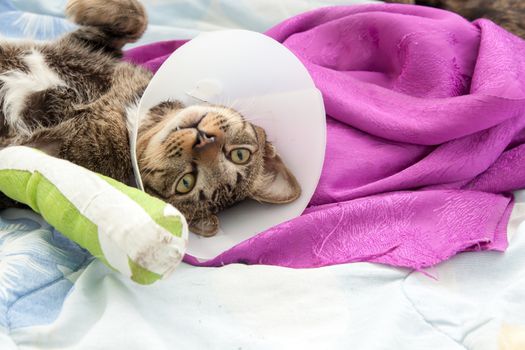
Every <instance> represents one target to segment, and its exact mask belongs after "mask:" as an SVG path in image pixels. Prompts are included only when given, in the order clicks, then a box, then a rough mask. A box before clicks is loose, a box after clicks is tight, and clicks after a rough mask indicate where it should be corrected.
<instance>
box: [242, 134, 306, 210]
mask: <svg viewBox="0 0 525 350" xmlns="http://www.w3.org/2000/svg"><path fill="white" fill-rule="evenodd" d="M264 151H265V152H264V170H263V172H262V173H261V174H260V175H259V177H258V178H257V179H256V181H255V183H254V189H253V190H252V195H251V197H252V198H253V199H255V200H257V201H261V202H266V203H274V204H283V203H289V202H292V201H294V200H296V199H297V198H298V197H299V196H300V195H301V186H299V183H298V182H297V180H296V178H295V176H294V175H293V174H292V173H291V172H290V170H288V168H287V167H286V165H284V163H283V161H282V160H281V157H279V155H278V154H277V153H276V152H275V148H274V147H273V145H272V144H270V143H268V142H267V143H266V146H265V150H264Z"/></svg>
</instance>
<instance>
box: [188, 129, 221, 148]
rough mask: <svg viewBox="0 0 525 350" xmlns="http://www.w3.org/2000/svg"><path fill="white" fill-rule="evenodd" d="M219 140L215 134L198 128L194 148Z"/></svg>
mask: <svg viewBox="0 0 525 350" xmlns="http://www.w3.org/2000/svg"><path fill="white" fill-rule="evenodd" d="M216 141H217V138H216V137H215V136H214V135H210V134H207V133H205V132H204V131H202V130H197V138H196V140H195V144H194V145H193V147H194V148H202V147H205V146H207V145H209V144H213V143H215V142H216Z"/></svg>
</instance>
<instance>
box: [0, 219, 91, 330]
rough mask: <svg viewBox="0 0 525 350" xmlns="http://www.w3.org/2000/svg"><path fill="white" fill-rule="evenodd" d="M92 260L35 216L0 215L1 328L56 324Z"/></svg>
mask: <svg viewBox="0 0 525 350" xmlns="http://www.w3.org/2000/svg"><path fill="white" fill-rule="evenodd" d="M91 259H92V258H91V257H90V255H89V253H88V252H86V251H85V250H84V249H82V248H80V247H79V246H77V245H76V244H75V243H72V242H71V241H69V240H68V239H66V238H64V237H63V236H62V235H61V234H60V233H58V232H57V231H55V230H54V229H53V228H52V227H51V226H49V225H48V224H47V223H46V222H45V221H43V220H42V218H41V217H40V216H38V215H36V214H35V213H33V212H32V211H30V210H20V209H7V210H3V211H0V327H3V328H5V329H6V330H8V331H12V330H15V329H17V328H20V327H27V326H33V325H39V324H47V323H50V322H52V321H54V320H55V318H56V317H57V315H58V313H59V312H60V309H61V306H62V303H63V301H64V298H65V297H66V295H67V294H68V293H69V291H70V289H71V287H72V286H73V283H74V281H75V279H76V277H77V276H78V273H79V272H80V271H81V270H82V269H83V268H84V267H85V266H87V264H88V263H89V262H90V261H91Z"/></svg>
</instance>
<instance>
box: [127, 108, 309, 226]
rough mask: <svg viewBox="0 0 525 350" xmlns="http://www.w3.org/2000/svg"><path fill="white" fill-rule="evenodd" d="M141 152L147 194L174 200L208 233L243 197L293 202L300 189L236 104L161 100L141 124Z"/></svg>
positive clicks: (139, 143)
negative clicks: (226, 211)
mask: <svg viewBox="0 0 525 350" xmlns="http://www.w3.org/2000/svg"><path fill="white" fill-rule="evenodd" d="M137 156H138V162H139V168H140V171H141V176H142V179H143V182H144V188H145V190H146V192H148V193H150V194H152V195H154V196H157V197H160V198H161V199H163V200H165V201H167V202H169V203H171V204H173V205H174V206H175V207H176V208H177V209H179V210H180V211H181V212H182V213H183V214H184V215H185V216H186V219H187V220H188V223H189V225H190V229H191V230H192V231H193V232H195V233H198V234H201V235H203V236H212V235H214V234H215V233H216V232H217V230H218V228H219V220H218V218H217V216H216V214H217V213H218V212H219V211H220V210H222V209H224V208H226V207H228V206H231V205H232V204H234V203H236V202H238V201H241V200H243V199H245V198H253V199H255V200H257V201H261V202H266V203H288V202H291V201H293V200H295V199H297V198H298V197H299V195H300V194H301V188H300V186H299V184H298V182H297V180H296V179H295V177H294V175H293V174H292V173H291V172H290V171H289V170H288V168H287V167H286V166H285V165H284V163H283V162H282V160H281V158H280V157H279V155H278V154H277V153H276V151H275V148H274V146H273V145H272V144H270V143H269V142H268V141H267V140H266V133H265V132H264V130H263V129H262V128H260V127H258V126H256V125H254V124H252V123H249V122H247V121H246V120H244V118H243V116H242V115H241V114H240V113H238V112H236V111H235V110H233V109H230V108H226V107H221V106H213V105H197V106H190V107H184V106H183V105H182V104H180V103H179V102H163V103H161V104H159V105H157V106H156V107H154V108H152V109H151V110H150V111H149V114H148V116H147V117H146V118H145V119H144V121H142V122H141V127H140V130H139V136H138V142H137Z"/></svg>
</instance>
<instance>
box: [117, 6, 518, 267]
mask: <svg viewBox="0 0 525 350" xmlns="http://www.w3.org/2000/svg"><path fill="white" fill-rule="evenodd" d="M267 34H268V35H269V36H271V37H273V38H275V39H276V40H278V41H279V42H281V43H283V44H284V45H285V46H286V47H288V48H289V49H290V50H291V51H292V52H294V53H295V55H296V56H297V57H299V59H300V60H301V61H302V62H303V64H304V65H305V66H306V67H307V69H308V70H309V72H310V74H311V75H312V77H313V79H314V81H315V83H316V85H317V87H318V88H319V89H320V90H321V91H322V93H323V97H324V101H325V105H326V111H327V114H328V116H327V123H328V141H327V142H328V143H327V149H326V160H325V164H324V169H323V173H322V176H321V180H320V182H319V185H318V187H317V190H316V192H315V194H314V196H313V198H312V200H311V203H310V206H309V207H308V209H307V210H306V211H305V213H304V214H303V215H302V216H300V217H298V218H296V219H294V220H291V221H289V222H286V223H283V224H281V225H278V226H276V227H273V228H271V229H269V230H267V231H265V232H262V233H260V234H258V235H257V236H255V237H253V238H251V239H249V240H247V241H245V242H242V243H240V244H239V245H237V246H235V247H233V248H231V249H230V250H228V251H226V252H224V253H222V254H221V255H219V256H218V257H216V258H214V259H212V260H210V261H207V262H204V263H198V262H197V261H196V260H195V259H194V258H192V257H186V261H188V262H190V263H193V264H196V265H203V266H220V265H223V264H229V263H236V262H242V263H248V264H271V265H280V266H289V267H317V266H323V265H330V264H338V263H346V262H354V261H370V262H379V263H384V264H389V265H394V266H404V267H410V268H414V269H420V268H423V267H427V266H431V265H434V264H437V263H439V262H441V261H443V260H445V259H447V258H449V257H451V256H452V255H454V254H456V253H458V252H461V251H465V250H483V249H493V250H504V249H505V248H506V246H507V238H506V226H507V223H508V219H509V215H510V212H511V210H512V196H511V195H510V191H513V190H516V189H520V188H524V187H525V145H524V143H525V129H524V126H525V114H524V113H525V42H524V41H523V40H521V39H519V38H518V37H516V36H514V35H512V34H509V33H508V32H506V31H505V30H503V29H502V28H500V27H498V26H496V25H495V24H494V23H492V22H490V21H488V20H478V21H475V22H474V23H469V22H467V21H466V20H465V19H463V18H461V17H459V16H457V15H455V14H453V13H450V12H446V11H442V10H437V9H432V8H425V7H419V6H408V5H387V4H378V5H363V6H349V7H331V8H324V9H319V10H315V11H312V12H308V13H305V14H302V15H299V16H297V17H294V18H291V19H289V20H287V21H285V22H283V23H281V24H279V25H277V26H276V27H274V28H273V29H271V30H269V31H268V32H267ZM183 44H184V42H182V41H178V42H177V41H175V42H162V43H156V44H152V45H147V46H143V47H140V48H136V49H133V50H130V51H128V52H127V55H126V58H127V59H128V60H130V61H133V62H136V63H139V64H142V65H144V66H146V67H148V68H150V69H152V70H153V71H155V70H156V69H157V68H158V67H159V66H160V64H162V62H163V61H164V60H165V59H166V58H167V56H168V55H169V54H170V53H171V52H173V51H174V50H176V49H177V48H178V47H180V46H181V45H183ZM305 142H308V140H305Z"/></svg>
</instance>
